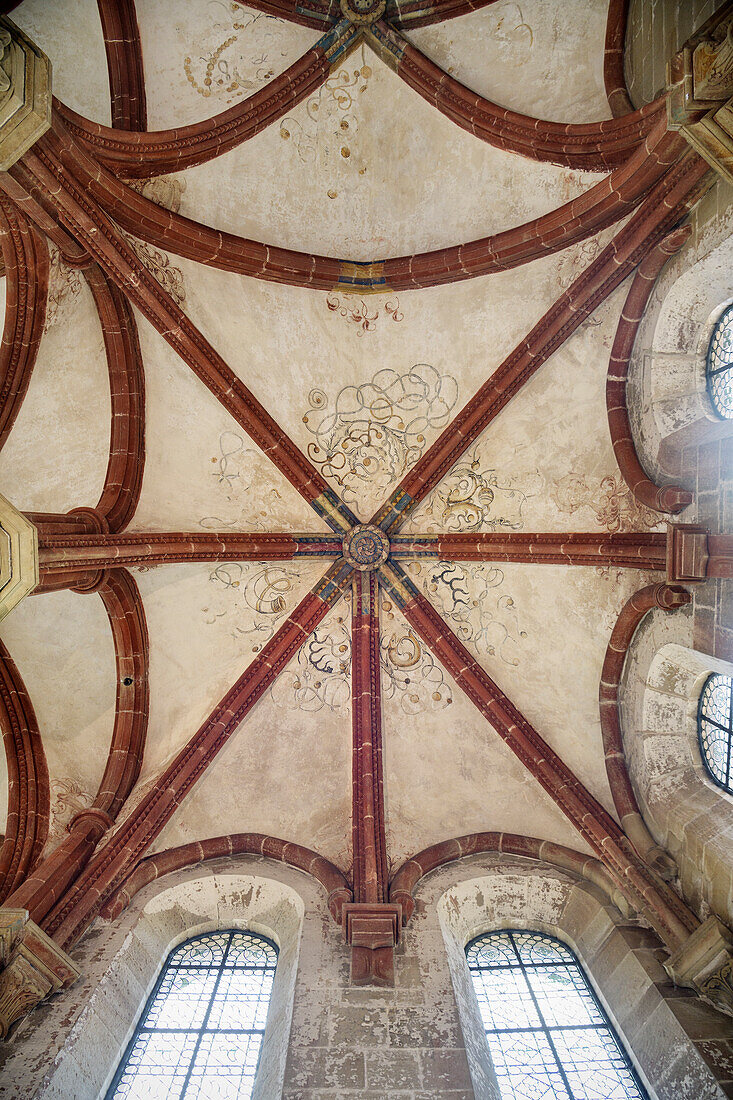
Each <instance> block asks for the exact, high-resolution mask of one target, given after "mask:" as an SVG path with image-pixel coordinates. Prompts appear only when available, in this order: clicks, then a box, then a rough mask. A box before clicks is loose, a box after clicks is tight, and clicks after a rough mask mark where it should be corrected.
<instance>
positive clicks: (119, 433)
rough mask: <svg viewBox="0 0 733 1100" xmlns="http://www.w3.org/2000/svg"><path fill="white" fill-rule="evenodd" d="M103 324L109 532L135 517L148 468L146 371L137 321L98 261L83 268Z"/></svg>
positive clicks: (103, 508)
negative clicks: (107, 399) (108, 417)
mask: <svg viewBox="0 0 733 1100" xmlns="http://www.w3.org/2000/svg"><path fill="white" fill-rule="evenodd" d="M84 275H85V277H86V280H87V283H88V285H89V289H90V290H91V292H92V294H93V296H94V301H95V304H96V307H97V312H98V313H99V321H100V324H101V326H102V336H103V338H104V347H105V353H106V356H107V368H108V372H109V391H110V404H111V425H110V441H109V461H108V463H107V472H106V474H105V478H104V488H103V490H102V495H101V497H100V498H99V502H98V504H97V511H98V512H101V514H102V515H103V516H104V517H105V518H106V520H107V523H108V524H109V529H110V531H113V532H117V531H123V530H124V529H125V527H127V525H128V523H129V522H130V520H131V519H132V517H133V515H134V513H135V509H136V507H137V503H138V500H139V499H140V490H141V488H142V481H143V472H144V469H145V374H144V370H143V362H142V354H141V352H140V341H139V339H138V334H137V322H136V321H135V315H134V313H133V311H132V307H131V305H130V303H129V302H128V301H127V299H126V298H125V296H124V294H123V293H122V292H121V291H120V290H119V289H118V287H116V286H115V284H114V283H113V282H111V280H109V279H108V278H107V276H106V275H105V274H104V272H103V271H102V269H101V268H100V267H99V266H98V265H97V264H93V265H92V266H91V267H88V268H86V269H85V270H84Z"/></svg>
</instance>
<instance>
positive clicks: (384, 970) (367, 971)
mask: <svg viewBox="0 0 733 1100" xmlns="http://www.w3.org/2000/svg"><path fill="white" fill-rule="evenodd" d="M341 919H342V924H343V929H344V935H345V936H346V942H347V943H348V944H350V945H351V983H352V985H386V986H392V985H394V948H395V947H396V945H397V943H398V941H399V937H400V928H401V926H402V906H401V905H399V904H397V903H394V902H382V903H375V904H371V903H369V902H347V903H346V904H345V905H344V907H343V910H342V917H341Z"/></svg>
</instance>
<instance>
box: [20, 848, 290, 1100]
mask: <svg viewBox="0 0 733 1100" xmlns="http://www.w3.org/2000/svg"><path fill="white" fill-rule="evenodd" d="M196 870H197V871H198V875H193V876H192V874H191V871H184V872H181V873H178V874H175V875H171V876H170V878H171V882H170V884H168V883H153V884H151V885H150V886H149V887H147V888H146V889H145V890H144V891H141V893H140V895H139V904H136V902H138V899H135V902H133V904H132V905H131V906H130V908H129V909H128V910H127V911H126V912H125V913H123V914H122V916H121V917H119V918H117V919H116V920H115V921H114V922H113V923H112V924H106V923H103V922H97V924H96V925H95V926H94V927H93V928H92V929H91V930H90V932H89V933H87V935H86V936H85V938H84V944H83V954H84V956H85V958H84V959H83V960H80V961H81V966H82V972H83V975H84V977H83V978H82V979H81V980H80V982H79V983H77V985H78V988H75V987H72V988H71V989H70V990H68V991H67V996H71V997H72V998H74V999H75V1000H76V1001H77V1003H79V1002H80V1003H81V1005H82V1006H83V1007H81V1011H79V1013H78V1015H77V1016H76V1019H75V1021H74V1023H73V1025H72V1027H71V1028H70V1029H69V1030H68V1031H67V1032H66V1033H65V1034H64V1036H63V1038H62V1042H63V1045H62V1046H61V1048H60V1049H59V1051H58V1053H57V1055H56V1058H55V1060H54V1062H53V1065H52V1067H51V1068H50V1070H49V1071H48V1072H47V1073H46V1074H45V1075H44V1077H43V1080H42V1081H40V1082H39V1085H38V1087H37V1088H36V1089H35V1090H34V1091H33V1092H32V1094H29V1095H32V1096H33V1100H66V1098H68V1097H69V1096H85V1097H86V1096H88V1097H90V1098H91V1097H96V1098H97V1100H101V1098H103V1097H104V1096H105V1095H106V1091H107V1090H108V1088H109V1086H110V1085H111V1083H112V1081H113V1079H114V1076H115V1074H116V1072H117V1068H118V1066H119V1062H120V1059H121V1058H122V1057H123V1056H124V1053H125V1051H126V1050H127V1046H128V1043H129V1041H130V1039H131V1038H132V1035H133V1034H134V1032H135V1029H136V1027H137V1024H138V1021H139V1018H140V1014H141V1012H142V1011H143V1009H144V1007H145V1005H146V1003H147V1000H148V997H149V995H150V993H151V991H152V989H153V987H154V985H155V983H156V981H157V980H158V978H159V976H160V973H161V970H162V968H163V966H164V965H165V963H166V961H167V959H168V956H169V954H170V952H171V951H172V950H173V949H174V948H175V947H177V946H179V945H180V944H181V943H183V942H184V941H185V940H188V939H190V938H191V937H193V936H196V935H200V934H203V933H205V932H214V931H221V930H222V929H236V930H238V931H251V932H256V933H259V934H260V935H263V936H265V937H267V938H268V939H270V940H272V942H273V943H274V944H275V945H276V947H277V949H278V965H277V969H276V971H275V979H274V982H273V988H272V996H271V999H270V1007H269V1011H268V1016H267V1024H266V1027H265V1035H264V1039H263V1043H262V1053H261V1057H260V1063H259V1067H258V1070H257V1077H256V1080H255V1086H254V1090H253V1093H252V1100H272V1098H274V1097H277V1096H280V1095H281V1093H282V1090H283V1086H284V1081H285V1067H286V1060H287V1054H288V1046H289V1041H290V1025H291V1020H292V1014H293V1002H294V997H295V984H296V978H297V972H298V962H299V954H300V942H301V937H302V932H303V923H304V918H305V903H304V901H303V898H302V897H301V895H300V893H299V892H298V891H297V890H296V889H294V888H293V886H290V885H288V884H286V883H285V882H283V881H282V880H281V878H280V877H276V875H274V874H273V875H271V874H268V868H267V867H266V866H262V867H261V868H260V867H259V866H257V867H256V868H253V869H252V870H250V869H249V868H247V869H244V870H239V869H236V868H232V869H231V870H228V869H226V868H224V869H222V867H221V865H219V866H218V867H217V868H216V870H215V871H214V869H213V868H212V869H210V868H208V867H201V868H197V869H196ZM69 1007H71V1006H69ZM62 1008H63V1005H62V1003H61V999H59V1003H58V1004H55V1003H54V1001H51V1002H50V1003H49V1005H48V1008H47V1011H51V1012H53V1014H54V1015H56V1012H57V1011H60V1010H62ZM41 1026H42V1023H41ZM19 1053H20V1052H19Z"/></svg>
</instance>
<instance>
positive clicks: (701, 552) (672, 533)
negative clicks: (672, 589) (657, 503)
mask: <svg viewBox="0 0 733 1100" xmlns="http://www.w3.org/2000/svg"><path fill="white" fill-rule="evenodd" d="M709 557H710V555H709V552H708V532H707V530H706V529H705V528H704V527H699V526H697V525H696V524H694V523H670V524H668V525H667V582H668V583H669V584H676V583H678V582H679V581H704V580H705V578H706V577H707V569H708V561H709Z"/></svg>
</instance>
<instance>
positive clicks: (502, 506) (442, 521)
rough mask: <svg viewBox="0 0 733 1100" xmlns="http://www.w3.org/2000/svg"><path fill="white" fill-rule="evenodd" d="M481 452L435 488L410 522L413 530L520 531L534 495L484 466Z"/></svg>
mask: <svg viewBox="0 0 733 1100" xmlns="http://www.w3.org/2000/svg"><path fill="white" fill-rule="evenodd" d="M482 465H483V464H482V462H481V460H480V459H479V457H478V455H477V453H476V452H475V451H474V452H472V453H471V454H470V455H469V456H468V457H467V458H466V459H465V460H464V461H463V462H459V463H458V464H457V465H456V466H454V467H453V469H452V470H451V471H450V473H449V474H448V475H447V477H446V478H445V479H444V480H443V482H442V483H441V484H440V485H439V486H438V487H437V488H436V489H435V490H434V491H433V493H432V494H431V496H430V497H429V499H428V502H427V505H426V506H425V507H424V508H423V509H422V510H421V511H420V512H419V513H418V514H417V516H416V517H414V518H413V519H412V520H411V521H410V523H409V524H408V529H409V530H420V531H423V532H427V533H432V532H437V531H479V530H484V531H518V530H520V529H521V528H522V527H524V518H523V515H522V511H523V508H524V505H525V503H526V502H527V500H528V499H529V498H530V495H531V494H529V493H526V492H524V491H523V490H521V489H519V488H518V487H516V486H514V485H512V484H506V483H504V484H502V483H500V481H499V476H498V474H497V472H496V470H495V469H492V468H488V469H487V468H483V469H482Z"/></svg>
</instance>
